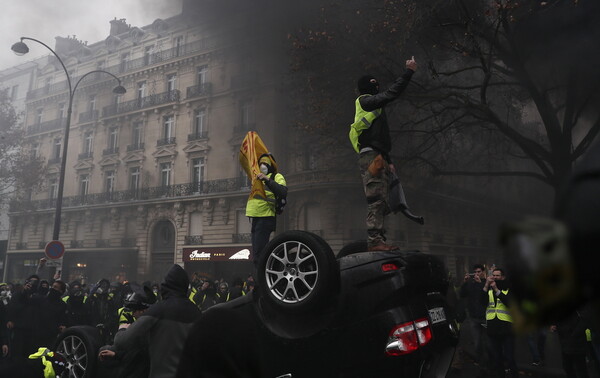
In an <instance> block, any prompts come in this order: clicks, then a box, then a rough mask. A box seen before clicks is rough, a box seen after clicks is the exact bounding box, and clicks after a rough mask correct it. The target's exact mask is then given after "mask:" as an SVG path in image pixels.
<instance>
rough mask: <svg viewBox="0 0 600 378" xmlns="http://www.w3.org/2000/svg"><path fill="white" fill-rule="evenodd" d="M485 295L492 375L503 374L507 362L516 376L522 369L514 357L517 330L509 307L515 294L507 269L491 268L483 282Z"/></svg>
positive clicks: (502, 375) (483, 296) (512, 374)
mask: <svg viewBox="0 0 600 378" xmlns="http://www.w3.org/2000/svg"><path fill="white" fill-rule="evenodd" d="M482 298H484V301H485V303H487V308H486V311H485V319H486V322H487V334H488V339H489V343H490V350H489V352H490V360H491V362H492V366H491V369H492V372H491V373H492V375H493V376H498V377H504V373H505V371H504V363H505V362H506V365H507V366H508V369H509V374H508V375H509V376H511V377H517V376H518V375H519V372H518V370H517V363H516V361H515V334H514V331H513V328H512V325H513V319H512V316H511V315H510V312H509V309H508V306H509V305H510V303H511V301H512V294H511V293H510V288H509V282H508V280H506V275H505V274H504V270H502V269H501V268H495V269H493V270H492V274H491V275H490V276H489V277H488V278H487V279H486V281H485V285H484V286H483V289H482ZM494 374H495V375H494Z"/></svg>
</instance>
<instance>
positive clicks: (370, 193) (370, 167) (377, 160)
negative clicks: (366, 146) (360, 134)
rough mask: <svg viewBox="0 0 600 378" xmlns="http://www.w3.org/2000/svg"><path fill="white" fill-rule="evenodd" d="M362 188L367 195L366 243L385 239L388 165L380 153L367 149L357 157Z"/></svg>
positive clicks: (387, 205)
mask: <svg viewBox="0 0 600 378" xmlns="http://www.w3.org/2000/svg"><path fill="white" fill-rule="evenodd" d="M358 165H359V168H360V174H361V176H362V182H363V188H364V191H365V196H366V197H367V234H368V235H367V244H368V246H369V247H371V246H374V245H377V244H379V243H381V242H384V241H385V227H384V220H385V216H386V215H387V214H389V212H390V207H389V204H388V190H389V166H388V163H387V162H386V161H385V160H384V159H383V157H382V156H381V154H379V153H378V152H376V151H367V152H363V153H361V154H360V157H359V158H358Z"/></svg>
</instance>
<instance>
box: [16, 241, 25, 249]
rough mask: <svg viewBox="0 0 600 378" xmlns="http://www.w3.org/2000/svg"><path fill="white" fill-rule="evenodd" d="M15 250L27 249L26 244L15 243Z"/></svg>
mask: <svg viewBox="0 0 600 378" xmlns="http://www.w3.org/2000/svg"><path fill="white" fill-rule="evenodd" d="M15 249H27V242H17V245H16V247H15Z"/></svg>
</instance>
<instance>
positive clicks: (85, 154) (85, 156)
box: [77, 151, 94, 160]
mask: <svg viewBox="0 0 600 378" xmlns="http://www.w3.org/2000/svg"><path fill="white" fill-rule="evenodd" d="M92 157H94V152H92V151H88V152H82V153H80V154H79V155H77V158H78V159H79V160H83V159H91V158H92Z"/></svg>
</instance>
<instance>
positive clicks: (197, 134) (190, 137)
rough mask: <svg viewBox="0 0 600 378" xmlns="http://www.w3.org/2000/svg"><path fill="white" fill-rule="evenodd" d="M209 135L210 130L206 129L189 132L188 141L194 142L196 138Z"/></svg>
mask: <svg viewBox="0 0 600 378" xmlns="http://www.w3.org/2000/svg"><path fill="white" fill-rule="evenodd" d="M207 135H208V132H207V131H206V130H202V131H199V132H197V133H193V134H188V138H187V141H188V142H193V141H195V140H202V139H206V136H207Z"/></svg>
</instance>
